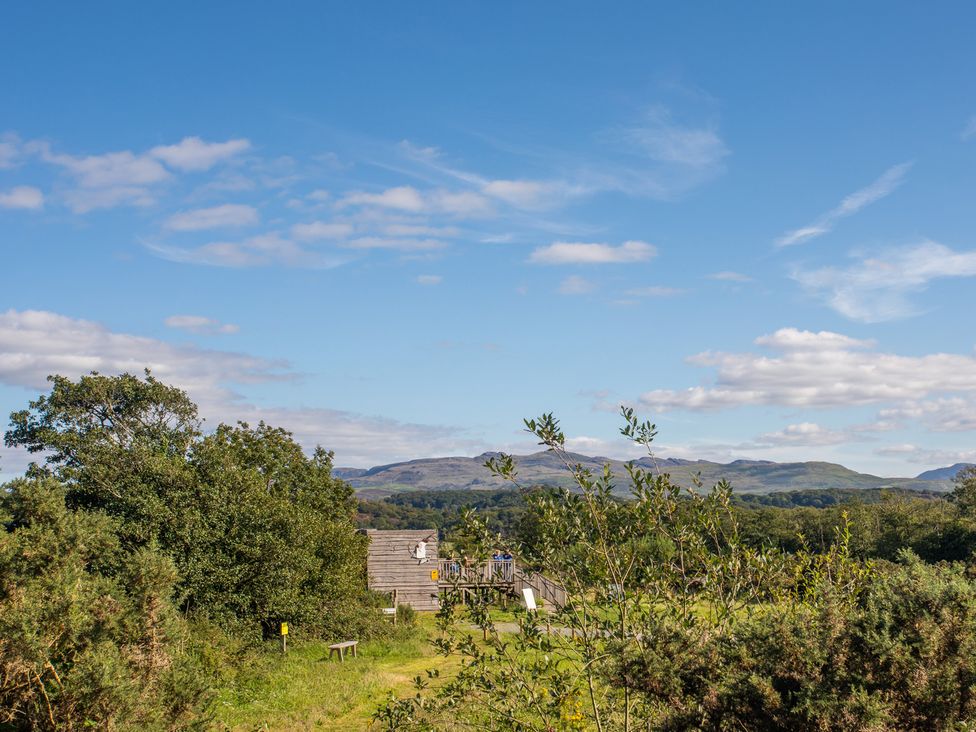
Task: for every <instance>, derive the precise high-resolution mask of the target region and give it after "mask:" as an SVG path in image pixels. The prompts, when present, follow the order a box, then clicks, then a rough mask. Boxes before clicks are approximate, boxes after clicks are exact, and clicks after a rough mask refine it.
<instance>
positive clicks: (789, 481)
mask: <svg viewBox="0 0 976 732" xmlns="http://www.w3.org/2000/svg"><path fill="white" fill-rule="evenodd" d="M495 454H497V453H484V454H482V455H478V456H477V457H473V458H469V457H446V458H425V459H420V460H410V461H407V462H402V463H392V464H389V465H378V466H376V467H374V468H370V469H368V470H365V469H362V468H336V469H335V470H334V473H335V475H336V476H338V477H340V478H343V479H344V480H346V481H348V482H349V483H350V484H351V485H352V486H353V487H354V488H356V490H357V492H358V493H360V494H361V495H363V496H364V497H382V496H388V495H391V494H393V493H400V492H403V491H434V490H492V489H497V488H505V487H507V485H508V484H507V483H505V482H504V481H502V480H500V479H499V478H496V477H494V476H492V475H491V474H489V472H488V471H487V470H486V469H485V467H484V462H485V460H487V459H488V458H489V457H491V456H492V455H495ZM514 457H515V462H516V465H517V466H518V472H519V480H520V482H521V483H523V484H524V485H552V486H562V487H566V488H569V487H572V485H573V481H572V477H571V476H570V474H569V472H568V471H567V470H566V468H565V467H564V466H563V464H562V463H561V462H560V461H559V459H558V458H557V457H556V455H554V454H553V453H551V452H548V451H543V452H536V453H533V454H531V455H522V456H518V455H516V456H514ZM572 459H573V460H575V461H577V462H579V463H581V464H583V465H584V466H585V467H588V468H591V469H592V470H593V471H594V472H599V471H601V470H602V469H603V464H604V463H607V462H609V463H610V465H611V469H612V471H613V473H614V475H615V476H616V477H617V480H618V481H619V485H620V491H619V492H620V493H621V494H625V493H627V482H626V481H627V473H626V470H625V468H624V462H623V461H621V460H610V459H609V458H603V457H589V456H587V455H579V454H573V455H572ZM637 462H638V463H639V464H641V465H642V466H644V467H648V468H655V467H656V468H657V469H658V470H660V471H661V472H662V473H670V474H671V477H672V479H673V480H674V481H675V482H677V483H678V484H680V485H684V486H689V485H691V483H692V478H693V476H695V475H696V474H700V475H701V480H702V482H703V483H704V484H705V485H706V486H708V485H711V484H713V483H716V482H717V481H719V480H720V479H722V478H725V479H726V480H728V481H729V482H731V483H732V485H733V487H734V488H735V489H736V490H737V491H739V492H742V493H771V492H773V491H787V490H790V491H799V490H815V489H824V488H849V489H864V488H889V487H897V488H907V489H913V490H928V491H932V490H936V491H939V490H950V489H951V488H952V483H951V478H938V477H933V478H928V477H923V476H925V475H927V474H926V473H923V474H922V475H921V476H919V477H918V478H879V477H878V476H876V475H869V474H867V473H858V472H855V471H853V470H850V469H849V468H845V467H844V466H843V465H837V464H835V463H823V462H806V463H774V462H769V461H767V460H736V461H734V462H731V463H714V462H710V461H707V460H680V459H676V458H663V459H656V460H652V459H651V458H642V459H640V460H638V461H637ZM953 467H956V466H953ZM945 470H952V468H945ZM929 472H938V471H929ZM953 475H955V473H953Z"/></svg>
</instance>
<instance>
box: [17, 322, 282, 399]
mask: <svg viewBox="0 0 976 732" xmlns="http://www.w3.org/2000/svg"><path fill="white" fill-rule="evenodd" d="M147 367H148V368H151V369H152V370H153V373H155V374H156V376H157V377H159V378H160V379H162V380H164V381H171V382H174V383H177V384H178V385H180V386H182V387H184V388H187V389H192V390H194V391H197V392H204V391H207V390H209V389H218V390H220V391H221V392H222V393H223V394H224V396H226V397H228V398H229V397H230V393H229V392H227V391H226V389H225V387H224V386H223V385H226V384H228V383H239V384H244V383H257V382H266V381H281V380H289V379H293V378H294V376H293V375H292V374H291V373H290V372H289V371H288V364H287V363H286V362H285V361H280V360H269V359H264V358H259V357H254V356H249V355H246V354H241V353H231V352H228V351H215V350H210V349H201V348H197V347H196V346H189V345H179V346H177V345H172V344H170V343H166V342H164V341H159V340H155V339H152V338H144V337H141V336H135V335H128V334H124V333H114V332H112V331H110V330H108V329H107V328H106V327H105V326H103V325H100V324H98V323H94V322H92V321H88V320H78V319H75V318H69V317H67V316H64V315H59V314H57V313H52V312H47V311H40V310H22V311H18V310H8V311H6V312H4V313H0V383H4V384H8V385H11V386H23V387H27V388H30V389H44V388H45V385H46V382H45V379H46V377H47V376H48V375H49V374H62V375H65V376H70V377H73V378H76V377H78V376H79V375H81V374H85V373H88V372H90V371H98V372H100V373H119V372H122V371H129V372H131V373H141V372H142V370H143V369H144V368H147Z"/></svg>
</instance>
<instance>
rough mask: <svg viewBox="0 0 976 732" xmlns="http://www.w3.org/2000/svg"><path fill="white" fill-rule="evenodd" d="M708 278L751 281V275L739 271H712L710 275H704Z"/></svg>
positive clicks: (727, 280)
mask: <svg viewBox="0 0 976 732" xmlns="http://www.w3.org/2000/svg"><path fill="white" fill-rule="evenodd" d="M706 277H708V279H710V280H718V281H719V282H752V281H753V280H752V277H750V276H749V275H745V274H742V273H741V272H731V271H728V270H726V271H724V272H713V273H712V274H710V275H706Z"/></svg>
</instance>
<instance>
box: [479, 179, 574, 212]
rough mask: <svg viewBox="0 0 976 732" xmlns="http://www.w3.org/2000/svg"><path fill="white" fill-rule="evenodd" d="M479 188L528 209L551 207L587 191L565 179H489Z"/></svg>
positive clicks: (508, 202)
mask: <svg viewBox="0 0 976 732" xmlns="http://www.w3.org/2000/svg"><path fill="white" fill-rule="evenodd" d="M481 190H482V192H483V193H484V194H485V195H487V196H491V197H492V198H497V199H499V200H501V201H504V202H505V203H507V204H509V205H510V206H514V207H515V208H522V209H527V210H530V211H532V210H541V209H547V208H553V207H555V206H559V205H562V204H564V203H566V202H567V200H568V199H571V198H574V197H577V196H581V195H584V194H585V193H588V191H587V190H586V189H585V188H584V187H582V186H579V185H570V184H568V183H566V182H565V181H539V180H490V181H486V182H485V183H484V185H483V186H482V187H481Z"/></svg>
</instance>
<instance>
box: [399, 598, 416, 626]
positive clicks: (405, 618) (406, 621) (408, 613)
mask: <svg viewBox="0 0 976 732" xmlns="http://www.w3.org/2000/svg"><path fill="white" fill-rule="evenodd" d="M396 617H397V625H403V626H407V627H409V626H412V625H415V624H416V623H417V611H416V610H414V609H413V608H412V607H410V606H409V605H402V604H401V605H397V609H396Z"/></svg>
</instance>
